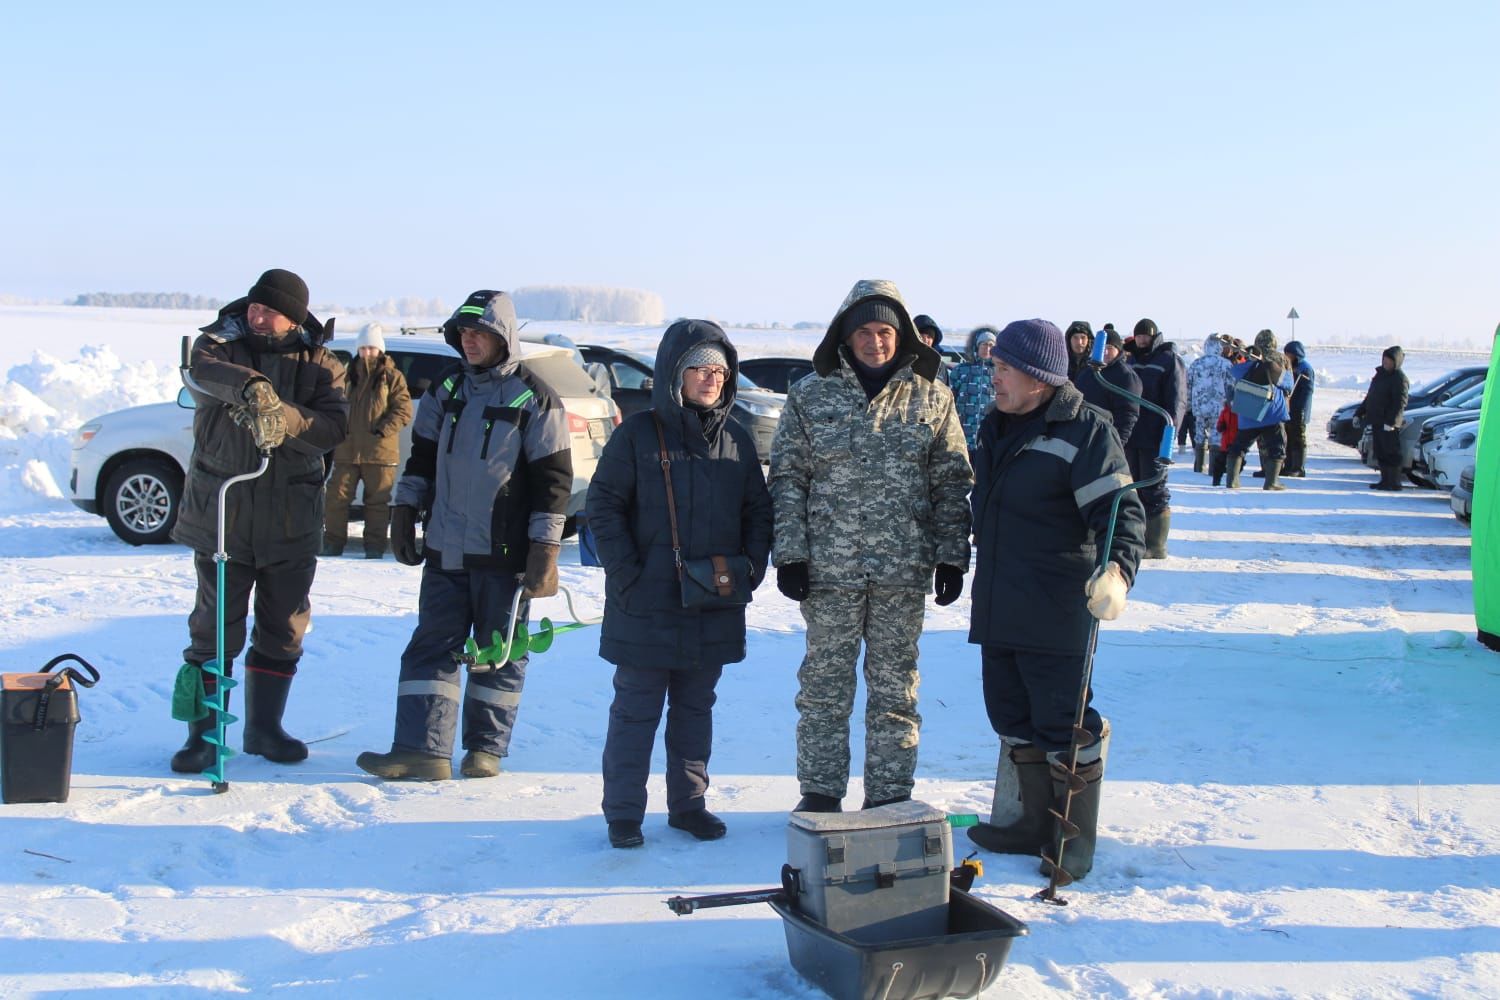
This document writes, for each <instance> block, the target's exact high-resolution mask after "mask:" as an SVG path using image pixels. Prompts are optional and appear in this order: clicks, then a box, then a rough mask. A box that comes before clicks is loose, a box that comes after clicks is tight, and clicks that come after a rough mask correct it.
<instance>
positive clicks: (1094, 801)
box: [1041, 760, 1104, 879]
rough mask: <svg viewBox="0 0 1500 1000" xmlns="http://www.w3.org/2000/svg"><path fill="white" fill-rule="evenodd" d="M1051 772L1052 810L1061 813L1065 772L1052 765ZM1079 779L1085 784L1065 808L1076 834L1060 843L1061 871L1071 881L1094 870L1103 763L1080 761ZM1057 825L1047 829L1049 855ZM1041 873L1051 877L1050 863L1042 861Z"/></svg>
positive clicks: (1056, 833)
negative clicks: (1053, 801)
mask: <svg viewBox="0 0 1500 1000" xmlns="http://www.w3.org/2000/svg"><path fill="white" fill-rule="evenodd" d="M1051 770H1052V773H1051V778H1052V793H1053V795H1054V796H1056V799H1057V805H1056V807H1055V808H1056V809H1057V811H1058V813H1059V814H1061V813H1062V811H1063V803H1064V801H1065V800H1066V796H1067V791H1068V782H1067V774H1068V769H1067V767H1066V766H1064V765H1063V764H1060V763H1055V764H1053V765H1051ZM1078 777H1080V778H1082V779H1083V780H1084V782H1085V784H1084V786H1083V791H1081V792H1075V793H1073V801H1072V802H1071V803H1069V805H1068V822H1069V823H1071V824H1072V825H1073V826H1074V827H1076V828H1077V830H1078V834H1077V835H1076V836H1073V837H1068V838H1067V839H1066V840H1065V841H1064V842H1063V852H1062V868H1063V871H1065V872H1067V873H1068V874H1069V875H1071V876H1073V878H1074V879H1081V878H1083V877H1084V876H1085V875H1087V874H1088V873H1089V872H1090V871H1092V870H1093V868H1094V850H1095V848H1096V847H1097V846H1098V843H1099V793H1100V791H1101V789H1102V788H1103V785H1104V761H1102V760H1094V761H1090V762H1089V763H1087V764H1085V763H1083V762H1081V761H1080V762H1079V764H1078ZM1060 826H1061V823H1060V822H1058V821H1055V820H1054V823H1053V825H1052V828H1051V829H1050V830H1049V833H1050V834H1051V839H1050V841H1049V843H1048V845H1047V854H1048V856H1051V855H1052V854H1053V852H1055V851H1056V850H1057V841H1058V832H1059V830H1058V827H1060ZM1041 873H1042V874H1043V875H1047V876H1050V875H1051V874H1052V863H1051V862H1049V861H1045V860H1044V861H1043V862H1042V866H1041Z"/></svg>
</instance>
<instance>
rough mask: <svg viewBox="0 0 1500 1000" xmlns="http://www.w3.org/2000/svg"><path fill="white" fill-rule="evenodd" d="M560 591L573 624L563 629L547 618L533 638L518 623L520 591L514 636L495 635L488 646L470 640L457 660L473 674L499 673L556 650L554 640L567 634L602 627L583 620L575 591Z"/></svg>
mask: <svg viewBox="0 0 1500 1000" xmlns="http://www.w3.org/2000/svg"><path fill="white" fill-rule="evenodd" d="M557 589H558V590H559V591H561V593H562V595H563V600H565V601H566V602H567V604H568V614H570V615H572V616H573V621H571V622H568V623H566V624H563V625H554V624H552V619H551V618H543V619H542V621H541V625H540V627H539V628H538V629H537V633H536V635H532V634H531V633H530V631H529V630H528V629H527V627H526V622H523V621H518V620H517V612H519V611H520V608H521V590H520V588H519V587H518V588H516V595H515V597H514V598H512V599H511V602H510V635H509V636H502V635H501V634H500V633H499V632H498V631H495V632H491V633H490V644H489V645H488V646H480V645H479V642H478V641H477V640H476V639H473V638H470V639H468V640H466V641H465V642H464V651H463V652H462V653H455V654H454V659H456V660H458V661H459V662H460V663H463V664H464V665H465V666H467V667H468V668H469V669H470V670H495V669H498V668H500V667H503V666H504V665H505V664H507V663H509V662H511V661H512V660H519V659H520V658H521V657H523V656H526V655H527V654H529V653H545V652H546V651H547V650H549V649H551V648H552V640H553V639H555V638H557V637H558V636H560V635H562V634H563V633H564V632H576V631H578V630H579V629H581V628H588V627H589V626H590V625H598V624H599V623H600V622H601V621H603V620H604V619H602V618H581V617H579V615H578V612H577V611H575V610H574V609H573V593H572V591H570V590H568V588H567V587H561V586H560V587H558V588H557Z"/></svg>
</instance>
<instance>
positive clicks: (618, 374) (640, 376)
mask: <svg viewBox="0 0 1500 1000" xmlns="http://www.w3.org/2000/svg"><path fill="white" fill-rule="evenodd" d="M609 370H610V372H611V373H612V374H613V375H614V377H615V385H617V386H618V387H620V388H621V389H644V388H645V387H646V379H648V378H650V377H651V376H650V375H648V374H647V373H646V372H643V371H641V370H640V369H639V368H637V367H636V366H635V365H633V364H631V363H630V362H628V361H611V362H610V365H609Z"/></svg>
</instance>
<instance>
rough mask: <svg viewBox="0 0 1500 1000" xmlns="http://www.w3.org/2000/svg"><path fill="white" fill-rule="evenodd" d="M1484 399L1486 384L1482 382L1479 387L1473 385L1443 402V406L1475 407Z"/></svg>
mask: <svg viewBox="0 0 1500 1000" xmlns="http://www.w3.org/2000/svg"><path fill="white" fill-rule="evenodd" d="M1483 398H1484V383H1483V382H1480V383H1479V384H1478V385H1472V386H1470V387H1469V388H1467V389H1465V390H1463V391H1462V392H1460V393H1457V394H1456V395H1454V396H1453V397H1451V398H1449V399H1445V400H1443V403H1442V405H1443V406H1456V407H1465V406H1475V405H1477V404H1478V402H1479V400H1481V399H1483Z"/></svg>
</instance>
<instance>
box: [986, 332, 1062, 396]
mask: <svg viewBox="0 0 1500 1000" xmlns="http://www.w3.org/2000/svg"><path fill="white" fill-rule="evenodd" d="M990 357H992V358H995V359H996V360H998V361H1003V362H1005V363H1006V364H1007V365H1010V366H1011V367H1012V368H1018V369H1020V370H1021V371H1023V372H1025V373H1026V374H1027V375H1030V376H1031V377H1032V378H1034V379H1038V380H1040V381H1042V382H1046V383H1047V384H1048V385H1062V384H1063V383H1064V382H1066V381H1067V380H1068V345H1067V341H1066V339H1065V338H1064V337H1063V334H1062V331H1061V330H1059V329H1058V328H1057V327H1056V326H1054V325H1053V324H1051V323H1049V322H1047V321H1046V320H1044V319H1018V320H1016V321H1015V322H1014V323H1011V324H1009V325H1008V326H1006V328H1005V329H1003V330H1001V331H1000V336H999V337H997V338H995V346H994V349H993V350H991V351H990Z"/></svg>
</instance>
